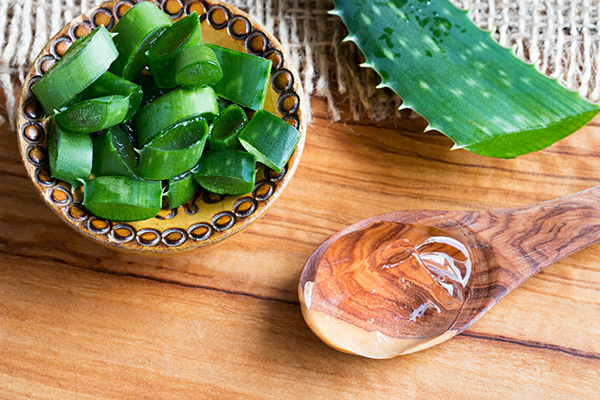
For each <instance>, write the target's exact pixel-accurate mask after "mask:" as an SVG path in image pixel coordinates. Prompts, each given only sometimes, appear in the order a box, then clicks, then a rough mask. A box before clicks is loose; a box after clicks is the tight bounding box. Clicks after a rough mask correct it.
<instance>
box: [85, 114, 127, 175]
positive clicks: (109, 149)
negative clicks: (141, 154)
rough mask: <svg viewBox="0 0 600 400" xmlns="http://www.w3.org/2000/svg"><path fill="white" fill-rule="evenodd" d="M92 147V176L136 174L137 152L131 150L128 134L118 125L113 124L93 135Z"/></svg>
mask: <svg viewBox="0 0 600 400" xmlns="http://www.w3.org/2000/svg"><path fill="white" fill-rule="evenodd" d="M93 147H94V159H93V162H92V174H93V175H94V176H96V177H98V176H129V177H136V176H137V169H138V160H137V153H136V152H135V151H134V150H133V146H132V144H131V142H130V140H129V135H128V134H127V132H126V131H125V130H124V129H123V128H122V127H121V126H120V125H117V126H113V127H112V128H109V129H107V130H106V131H105V132H103V133H102V134H101V135H100V136H97V137H95V138H94V139H93Z"/></svg>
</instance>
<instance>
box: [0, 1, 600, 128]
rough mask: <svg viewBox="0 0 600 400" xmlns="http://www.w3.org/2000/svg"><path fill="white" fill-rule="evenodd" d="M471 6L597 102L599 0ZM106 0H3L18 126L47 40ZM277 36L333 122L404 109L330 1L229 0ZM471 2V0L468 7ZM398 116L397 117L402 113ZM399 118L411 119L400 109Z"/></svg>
mask: <svg viewBox="0 0 600 400" xmlns="http://www.w3.org/2000/svg"><path fill="white" fill-rule="evenodd" d="M452 1H453V2H454V4H455V5H457V6H458V7H460V8H463V9H466V8H470V13H469V15H470V17H471V19H472V20H473V21H474V22H475V23H476V24H477V25H478V26H479V27H480V28H482V29H485V30H492V29H494V33H493V36H494V38H495V39H496V40H497V41H498V42H499V43H500V44H501V45H503V46H505V47H510V46H513V45H515V44H516V45H517V48H516V54H517V55H518V56H519V57H520V58H521V59H523V60H524V61H527V62H535V61H536V60H538V62H539V70H540V71H542V72H544V73H545V74H547V75H549V76H551V77H554V78H556V77H561V78H560V79H561V82H562V83H563V84H564V85H565V86H566V87H568V88H570V89H572V90H579V91H580V93H581V95H582V96H584V97H585V98H587V99H589V100H590V101H592V102H595V103H597V102H600V76H599V73H598V69H599V66H598V63H599V62H600V49H599V47H600V34H599V29H600V26H599V19H600V5H599V3H600V1H599V0H504V1H502V0H473V1H471V0H452ZM101 2H102V1H101V0H0V54H1V56H0V86H1V87H2V89H3V90H4V91H5V94H6V104H5V105H0V107H2V106H5V107H6V112H2V113H0V124H4V123H6V120H5V118H4V117H2V114H4V115H7V116H8V118H9V120H10V121H9V122H10V124H11V126H14V119H15V112H14V108H15V104H16V100H17V99H15V96H14V92H15V89H16V88H17V87H20V86H21V84H22V82H23V79H24V77H25V76H26V75H27V71H28V70H29V68H30V66H31V63H32V61H33V60H34V59H35V57H36V56H37V55H38V53H39V51H40V50H41V48H42V47H43V46H44V44H45V43H46V42H47V41H48V40H49V38H50V37H51V36H52V35H53V34H54V33H55V32H57V31H58V30H59V29H60V28H61V27H62V26H63V25H65V24H66V23H68V22H69V21H70V20H71V19H73V18H74V17H75V16H77V15H79V14H81V13H82V12H84V11H86V10H87V9H89V8H91V7H92V6H94V5H96V4H99V3H101ZM229 2H230V3H231V4H232V5H234V6H237V7H239V8H241V9H243V10H244V11H246V12H248V13H249V14H250V15H251V16H252V17H254V19H256V20H257V21H259V22H260V23H262V24H263V25H264V26H265V27H266V28H267V29H268V30H270V31H271V32H273V33H274V34H275V36H276V37H278V38H279V40H280V41H281V43H282V44H283V46H284V47H285V48H287V49H288V51H289V53H290V55H291V58H292V61H293V62H294V64H295V65H296V67H297V68H298V70H299V71H300V74H301V77H302V81H303V84H304V88H305V91H306V96H307V101H308V102H309V104H310V98H311V97H313V96H320V97H323V98H325V99H327V102H328V105H329V113H330V116H331V118H332V119H334V120H338V119H339V118H340V113H339V111H338V107H337V104H339V103H340V102H341V101H348V102H349V104H350V105H351V118H358V117H359V116H367V117H369V118H371V119H373V120H379V119H383V118H389V117H392V116H394V114H395V113H399V112H398V111H397V110H396V109H397V107H398V106H399V105H400V104H401V99H400V98H398V96H395V95H394V94H393V93H392V92H390V91H389V90H378V89H375V86H376V84H377V82H378V78H377V76H376V74H375V73H374V72H373V71H371V70H370V69H363V68H360V67H358V64H359V62H360V54H358V51H357V49H356V46H355V45H354V44H352V43H342V38H343V37H344V36H345V35H346V30H345V28H344V26H343V25H342V23H341V21H340V20H339V19H338V18H337V17H334V16H331V15H328V14H327V11H328V10H330V9H331V8H333V1H332V0H230V1H229ZM471 3H473V4H471ZM399 115H400V114H399ZM400 116H410V114H402V115H400Z"/></svg>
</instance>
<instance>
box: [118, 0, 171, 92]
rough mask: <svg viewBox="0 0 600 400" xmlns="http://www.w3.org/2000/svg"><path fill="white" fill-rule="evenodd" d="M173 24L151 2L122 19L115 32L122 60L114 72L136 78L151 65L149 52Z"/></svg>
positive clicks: (136, 7) (119, 59)
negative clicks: (147, 57)
mask: <svg viewBox="0 0 600 400" xmlns="http://www.w3.org/2000/svg"><path fill="white" fill-rule="evenodd" d="M172 24H173V22H172V21H171V19H170V18H169V16H168V15H167V14H165V13H164V12H162V11H161V10H160V9H159V8H158V7H157V6H156V4H154V3H153V2H151V1H142V2H140V3H138V4H136V5H135V6H133V7H131V8H130V9H129V10H127V12H126V13H125V14H124V15H123V16H122V17H121V19H120V20H119V22H117V24H116V25H115V27H114V28H113V30H112V32H113V34H114V33H116V34H117V35H115V37H114V38H113V41H114V43H115V46H116V47H117V49H118V50H119V57H118V58H117V59H116V60H115V62H114V63H113V64H112V66H111V70H112V71H113V72H114V73H115V74H117V75H119V76H121V77H123V78H125V79H127V80H131V79H133V78H134V77H136V76H137V75H138V74H139V73H140V72H141V71H142V69H144V67H145V66H146V64H147V63H148V61H147V59H146V51H147V50H148V49H149V48H150V46H151V45H152V42H154V41H155V40H156V39H157V38H158V37H159V36H160V34H161V33H163V32H164V30H165V29H167V28H168V27H169V26H171V25H172Z"/></svg>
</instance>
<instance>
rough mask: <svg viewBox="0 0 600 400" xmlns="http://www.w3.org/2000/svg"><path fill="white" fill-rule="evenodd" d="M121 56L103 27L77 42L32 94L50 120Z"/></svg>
mask: <svg viewBox="0 0 600 400" xmlns="http://www.w3.org/2000/svg"><path fill="white" fill-rule="evenodd" d="M117 56H118V52H117V49H116V47H115V45H114V44H113V41H112V40H111V37H110V34H109V33H108V31H107V30H106V28H105V27H104V26H102V25H101V26H100V27H99V28H97V29H96V30H94V31H92V32H91V33H90V34H89V35H87V36H85V37H83V38H81V39H78V40H76V41H75V42H74V43H73V44H72V45H71V47H69V49H68V50H67V51H66V52H65V54H64V55H63V56H62V58H61V59H60V60H58V61H57V62H56V64H54V65H53V66H52V67H51V68H50V69H49V70H48V72H46V73H45V74H44V75H43V76H42V77H41V78H40V80H39V81H37V82H36V83H35V84H34V85H33V87H32V90H33V92H34V93H35V95H36V97H37V98H38V100H39V101H40V104H41V105H42V107H43V108H44V112H45V113H46V115H47V116H50V115H52V114H53V112H54V110H60V109H61V108H63V107H64V106H66V105H67V104H68V103H69V101H71V100H73V99H74V98H75V96H77V94H78V93H79V92H81V91H82V90H83V89H85V88H86V87H88V86H89V85H90V84H91V83H92V82H94V81H95V80H96V79H97V78H98V77H99V76H100V75H102V74H103V73H104V72H105V71H106V70H107V69H108V67H109V66H110V65H111V63H112V62H113V61H114V60H115V59H116V58H117Z"/></svg>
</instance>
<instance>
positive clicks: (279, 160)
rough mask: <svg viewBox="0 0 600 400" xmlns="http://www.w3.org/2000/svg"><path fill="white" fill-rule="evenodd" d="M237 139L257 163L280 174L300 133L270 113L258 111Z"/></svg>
mask: <svg viewBox="0 0 600 400" xmlns="http://www.w3.org/2000/svg"><path fill="white" fill-rule="evenodd" d="M239 139H240V142H241V143H242V146H244V148H245V149H246V150H247V151H249V152H250V153H252V154H254V155H255V156H256V160H257V161H259V162H261V163H263V164H265V165H266V166H267V167H269V168H271V169H272V170H274V171H276V172H281V171H282V169H283V167H284V166H285V164H286V163H287V161H288V160H289V158H290V157H291V156H292V153H293V152H294V149H295V148H296V145H297V144H298V141H299V140H300V132H298V130H296V128H294V127H293V126H291V125H290V124H288V123H287V122H285V121H284V120H282V119H280V118H277V117H276V116H275V115H273V114H271V113H270V112H268V111H265V110H259V111H257V112H256V113H254V115H253V116H252V119H250V122H248V124H247V125H246V127H245V128H244V129H243V130H242V132H241V133H240V135H239Z"/></svg>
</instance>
